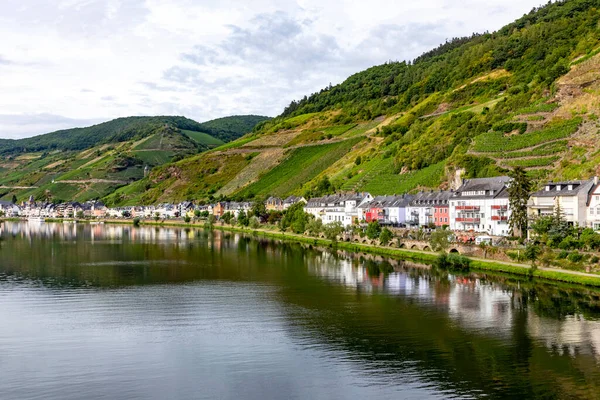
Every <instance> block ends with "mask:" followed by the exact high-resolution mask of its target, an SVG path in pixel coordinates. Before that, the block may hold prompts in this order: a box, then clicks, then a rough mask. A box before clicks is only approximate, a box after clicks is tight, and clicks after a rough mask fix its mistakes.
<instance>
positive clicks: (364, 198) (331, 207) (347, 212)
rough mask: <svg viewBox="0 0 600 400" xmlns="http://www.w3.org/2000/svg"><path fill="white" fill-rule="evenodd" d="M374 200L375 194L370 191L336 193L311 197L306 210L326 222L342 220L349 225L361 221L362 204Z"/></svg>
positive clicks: (341, 221)
mask: <svg viewBox="0 0 600 400" xmlns="http://www.w3.org/2000/svg"><path fill="white" fill-rule="evenodd" d="M372 200H373V196H371V195H370V194H369V193H348V194H339V195H337V194H335V195H329V196H324V197H319V198H315V199H310V200H309V201H308V202H307V203H306V206H305V207H304V211H305V212H307V213H309V214H312V215H314V216H315V218H318V219H320V220H321V221H323V223H324V224H329V223H332V222H340V223H342V224H343V225H344V226H345V227H347V226H350V225H352V224H354V223H357V222H358V221H360V213H359V209H360V206H361V205H362V204H365V203H368V202H370V201H372Z"/></svg>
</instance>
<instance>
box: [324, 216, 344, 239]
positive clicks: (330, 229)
mask: <svg viewBox="0 0 600 400" xmlns="http://www.w3.org/2000/svg"><path fill="white" fill-rule="evenodd" d="M342 232H344V225H342V223H341V222H340V221H334V222H330V223H328V224H326V225H323V233H324V234H325V237H326V238H327V239H329V240H331V241H332V242H337V237H338V236H339V235H341V234H342Z"/></svg>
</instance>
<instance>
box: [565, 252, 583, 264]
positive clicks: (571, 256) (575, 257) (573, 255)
mask: <svg viewBox="0 0 600 400" xmlns="http://www.w3.org/2000/svg"><path fill="white" fill-rule="evenodd" d="M567 258H568V259H569V261H571V262H574V263H577V262H580V261H581V260H583V254H581V253H578V252H576V251H575V252H573V253H571V254H569V256H568V257H567Z"/></svg>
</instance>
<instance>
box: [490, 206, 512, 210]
mask: <svg viewBox="0 0 600 400" xmlns="http://www.w3.org/2000/svg"><path fill="white" fill-rule="evenodd" d="M492 210H502V211H507V210H508V206H507V205H504V206H492Z"/></svg>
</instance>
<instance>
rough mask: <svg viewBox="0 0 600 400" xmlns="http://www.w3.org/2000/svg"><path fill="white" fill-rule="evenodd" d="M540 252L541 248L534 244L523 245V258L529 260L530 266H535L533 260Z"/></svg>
mask: <svg viewBox="0 0 600 400" xmlns="http://www.w3.org/2000/svg"><path fill="white" fill-rule="evenodd" d="M541 253H542V249H540V246H538V245H536V244H530V245H527V247H525V254H524V255H525V259H527V260H529V261H531V266H535V261H536V260H537V259H538V257H539V255H540V254H541Z"/></svg>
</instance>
